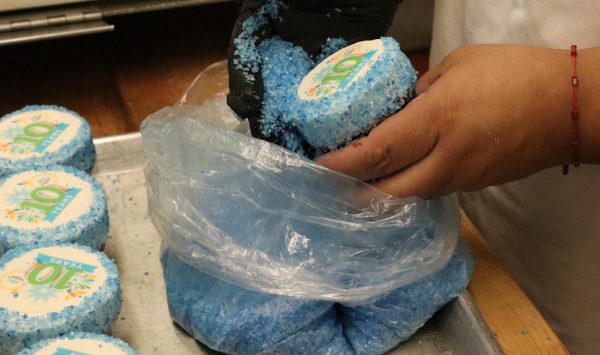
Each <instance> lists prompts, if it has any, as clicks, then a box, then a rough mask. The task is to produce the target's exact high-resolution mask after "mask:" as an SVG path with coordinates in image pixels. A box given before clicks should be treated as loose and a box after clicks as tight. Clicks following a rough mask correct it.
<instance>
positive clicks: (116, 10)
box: [98, 0, 231, 17]
mask: <svg viewBox="0 0 600 355" xmlns="http://www.w3.org/2000/svg"><path fill="white" fill-rule="evenodd" d="M227 1H231V0H104V1H100V2H98V6H99V7H100V8H101V10H102V14H103V15H104V16H105V17H109V16H117V15H128V14H133V13H138V12H147V11H157V10H166V9H174V8H178V7H185V6H195V5H204V4H211V3H218V2H227Z"/></svg>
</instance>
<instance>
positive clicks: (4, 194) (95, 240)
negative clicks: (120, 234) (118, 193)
mask: <svg viewBox="0 0 600 355" xmlns="http://www.w3.org/2000/svg"><path fill="white" fill-rule="evenodd" d="M44 174H46V175H47V176H44ZM61 178H62V179H66V180H67V181H62V182H61ZM21 180H22V181H21ZM79 184H80V185H79ZM75 185H77V186H75ZM69 187H71V188H72V189H71V190H72V191H73V193H71V194H69V193H68V190H69ZM44 188H47V189H49V192H46V193H50V194H51V195H50V197H53V195H52V194H54V193H55V192H54V191H52V190H54V189H56V188H58V189H62V190H64V191H63V192H62V193H61V194H62V197H61V199H60V200H58V201H56V202H53V203H51V202H48V196H47V195H44V194H42V192H43V191H41V190H40V189H42V190H43V189H44ZM77 189H79V191H78V192H75V191H76V190H77ZM32 196H33V197H32ZM36 198H37V200H36ZM40 199H41V200H42V201H39V200H40ZM80 201H81V203H82V204H83V205H84V206H78V203H79V202H80ZM61 208H62V210H61ZM80 208H81V210H78V209H80ZM0 210H1V211H2V212H1V213H2V214H0V222H1V223H0V255H2V253H4V252H6V251H7V250H9V249H11V248H14V247H17V246H22V245H32V246H35V245H37V244H40V243H48V242H70V243H78V244H81V245H86V246H89V247H91V248H94V249H100V248H101V247H102V246H103V245H104V243H105V242H106V240H107V238H108V232H109V217H108V209H107V205H106V195H105V193H104V190H103V188H102V186H101V185H100V184H99V183H98V181H97V180H96V179H95V178H94V177H93V176H90V175H87V174H86V173H83V172H81V171H80V170H77V169H75V168H73V167H68V166H53V167H46V168H36V169H31V170H26V171H21V172H18V173H15V174H12V175H9V176H5V177H4V178H2V179H0ZM69 216H71V217H69ZM52 218H55V219H54V220H52V222H50V221H48V220H49V219H52Z"/></svg>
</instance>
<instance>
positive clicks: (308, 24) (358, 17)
mask: <svg viewBox="0 0 600 355" xmlns="http://www.w3.org/2000/svg"><path fill="white" fill-rule="evenodd" d="M401 1H402V0H289V1H286V2H285V6H281V7H280V8H279V16H278V17H277V18H276V19H271V20H269V21H268V23H267V24H266V25H265V26H263V27H262V28H261V29H260V30H258V31H256V33H255V34H254V35H255V36H256V38H257V41H258V42H260V41H262V40H263V39H267V38H270V37H273V36H275V35H277V36H279V37H281V38H282V39H283V40H286V41H289V42H292V43H294V44H296V45H299V46H301V47H302V48H304V50H305V51H306V52H307V53H308V54H309V55H311V56H316V55H317V54H319V52H320V50H321V47H322V45H323V44H324V43H325V41H326V40H327V39H328V38H344V39H345V40H346V41H347V42H348V44H352V43H355V42H359V41H363V40H368V39H375V38H379V37H381V36H382V35H384V34H385V33H386V32H387V29H388V28H389V26H390V24H391V21H392V17H393V16H394V13H395V10H396V7H397V6H398V4H399V3H400V2H401ZM264 4H265V1H264V0H263V1H261V0H246V1H244V2H243V3H242V7H241V10H240V14H239V16H238V18H237V21H236V23H235V26H234V29H233V33H232V36H231V41H230V44H229V51H228V55H227V58H228V68H229V94H228V95H227V104H228V105H229V106H230V107H231V108H232V109H233V110H234V111H235V112H236V113H237V114H238V115H239V116H240V117H241V118H243V119H248V120H249V121H250V130H251V132H252V135H253V136H254V137H257V138H261V139H265V140H268V141H270V142H274V143H277V142H278V141H279V140H280V138H281V137H278V136H269V137H265V136H264V135H263V134H262V133H261V129H260V124H261V122H260V110H261V106H262V98H263V93H264V89H263V82H262V75H261V73H260V65H259V68H258V69H259V72H258V73H254V74H255V75H254V77H255V78H254V80H249V79H248V76H247V75H246V73H244V72H243V71H242V70H241V69H239V66H236V65H235V63H234V60H235V59H236V54H235V51H236V45H235V43H234V40H235V38H237V37H238V36H239V35H240V33H242V31H243V23H244V21H246V19H248V18H249V17H251V16H254V15H255V14H256V13H257V11H259V9H260V8H261V6H263V5H264ZM257 45H258V43H257Z"/></svg>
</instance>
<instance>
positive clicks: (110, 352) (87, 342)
mask: <svg viewBox="0 0 600 355" xmlns="http://www.w3.org/2000/svg"><path fill="white" fill-rule="evenodd" d="M46 354H58V355H75V354H86V355H138V353H137V352H136V351H135V350H133V349H132V348H130V347H129V345H127V344H126V343H125V342H123V341H122V340H120V339H117V338H113V337H109V336H108V335H104V334H94V333H70V334H67V335H64V336H62V337H59V338H52V339H46V340H42V341H40V342H38V343H35V344H34V345H32V346H31V347H29V348H27V349H24V350H22V351H21V352H19V353H18V354H17V355H46Z"/></svg>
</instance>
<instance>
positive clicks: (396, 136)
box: [317, 95, 438, 180]
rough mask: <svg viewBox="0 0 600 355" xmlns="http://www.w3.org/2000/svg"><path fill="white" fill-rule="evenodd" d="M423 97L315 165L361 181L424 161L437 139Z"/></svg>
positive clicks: (432, 117)
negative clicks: (366, 134)
mask: <svg viewBox="0 0 600 355" xmlns="http://www.w3.org/2000/svg"><path fill="white" fill-rule="evenodd" d="M430 101H431V100H428V98H427V95H421V96H419V97H418V98H417V99H415V100H413V101H412V102H411V103H410V104H409V105H408V106H407V107H406V108H405V109H403V110H402V111H400V112H398V113H397V114H395V115H393V116H391V117H389V118H388V119H386V120H385V121H383V122H382V123H381V124H380V125H379V126H377V127H375V128H374V129H373V130H372V131H371V133H369V135H368V136H367V137H364V138H361V139H359V140H357V141H355V142H354V143H352V144H351V145H350V146H348V147H346V148H344V149H342V150H339V151H336V152H332V153H330V154H327V155H325V156H322V157H320V158H318V159H317V162H318V163H320V164H323V165H324V166H326V167H328V168H330V169H333V170H336V171H339V172H341V173H344V174H347V175H350V176H354V177H356V178H358V179H361V180H371V179H375V178H379V177H383V176H387V175H390V174H392V173H394V172H396V171H398V170H400V169H402V168H404V167H406V166H408V165H410V164H413V163H415V162H417V161H419V160H421V159H422V158H423V157H425V156H426V155H427V154H428V153H429V152H430V151H431V150H432V149H433V147H434V146H435V144H436V142H437V137H438V131H437V125H436V117H435V116H436V115H437V110H435V109H434V107H432V105H431V103H430Z"/></svg>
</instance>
